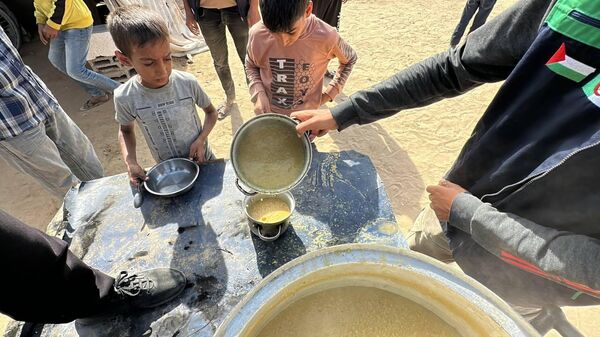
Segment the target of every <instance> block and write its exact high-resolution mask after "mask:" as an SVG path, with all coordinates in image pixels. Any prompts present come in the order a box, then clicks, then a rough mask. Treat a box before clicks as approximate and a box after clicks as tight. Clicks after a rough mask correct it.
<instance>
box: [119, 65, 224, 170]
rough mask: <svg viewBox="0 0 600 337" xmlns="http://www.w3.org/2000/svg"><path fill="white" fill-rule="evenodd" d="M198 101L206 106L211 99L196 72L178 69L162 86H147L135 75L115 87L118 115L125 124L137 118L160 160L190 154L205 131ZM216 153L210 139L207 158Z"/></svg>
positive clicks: (158, 160) (206, 149)
mask: <svg viewBox="0 0 600 337" xmlns="http://www.w3.org/2000/svg"><path fill="white" fill-rule="evenodd" d="M196 105H198V106H199V107H201V108H206V107H208V106H209V105H210V99H209V98H208V96H207V95H206V93H205V92H204V90H202V88H201V87H200V84H198V81H197V80H196V78H195V77H194V76H193V75H191V74H188V73H186V72H182V71H178V70H173V71H172V72H171V76H170V78H169V83H168V84H167V85H165V86H164V87H162V88H158V89H150V88H146V87H144V86H143V85H142V84H141V83H140V79H139V76H134V77H133V78H131V79H130V80H129V81H127V82H126V83H124V84H123V85H121V86H120V87H118V88H117V89H115V111H116V114H115V119H116V120H117V122H119V124H121V125H128V124H131V122H133V121H134V120H135V121H137V123H138V126H139V127H140V129H141V130H142V132H143V133H144V137H145V138H146V143H147V144H148V147H149V148H150V152H151V153H152V157H154V160H156V162H157V163H159V162H161V161H164V160H167V159H170V158H187V157H188V156H189V153H190V146H191V145H192V143H193V142H194V141H195V140H196V139H197V138H198V136H199V135H200V132H202V123H201V122H200V120H199V118H198V114H197V113H196ZM213 157H214V156H213V154H212V151H211V150H210V147H209V146H208V142H206V147H205V159H207V160H208V159H213Z"/></svg>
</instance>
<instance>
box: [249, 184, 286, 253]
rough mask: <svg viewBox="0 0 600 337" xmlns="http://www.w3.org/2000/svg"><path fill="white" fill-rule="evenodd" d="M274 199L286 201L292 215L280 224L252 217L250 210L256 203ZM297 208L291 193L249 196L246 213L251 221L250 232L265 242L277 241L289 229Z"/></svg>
mask: <svg viewBox="0 0 600 337" xmlns="http://www.w3.org/2000/svg"><path fill="white" fill-rule="evenodd" d="M267 198H273V199H279V200H282V201H284V202H285V203H286V204H287V205H288V208H289V210H290V214H289V215H288V216H287V217H286V218H285V219H283V220H281V221H279V222H273V223H268V222H262V221H260V220H259V219H256V218H254V217H252V215H250V213H249V211H248V209H249V208H250V206H251V205H252V204H253V203H254V202H260V201H261V200H262V199H267ZM295 208H296V201H295V200H294V197H293V196H292V194H291V193H290V192H283V193H280V194H255V195H251V196H247V197H246V198H245V199H244V212H245V213H246V216H247V217H248V220H249V221H250V230H251V231H252V233H254V234H256V236H258V237H259V238H260V239H261V240H263V241H267V242H269V241H275V240H277V239H278V238H279V237H280V236H281V234H283V232H285V230H286V229H287V225H288V221H289V219H290V217H291V216H292V213H293V212H294V209H295Z"/></svg>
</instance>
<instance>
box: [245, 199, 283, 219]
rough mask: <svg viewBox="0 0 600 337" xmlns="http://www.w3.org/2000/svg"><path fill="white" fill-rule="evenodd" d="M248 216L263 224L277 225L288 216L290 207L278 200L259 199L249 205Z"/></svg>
mask: <svg viewBox="0 0 600 337" xmlns="http://www.w3.org/2000/svg"><path fill="white" fill-rule="evenodd" d="M248 214H249V215H250V217H252V218H253V219H255V220H258V221H260V222H263V223H277V222H281V221H283V220H285V219H286V218H287V217H288V216H289V215H290V207H289V206H288V204H287V203H286V202H285V201H283V200H281V199H279V198H260V199H257V200H254V201H253V202H252V203H250V205H249V206H248Z"/></svg>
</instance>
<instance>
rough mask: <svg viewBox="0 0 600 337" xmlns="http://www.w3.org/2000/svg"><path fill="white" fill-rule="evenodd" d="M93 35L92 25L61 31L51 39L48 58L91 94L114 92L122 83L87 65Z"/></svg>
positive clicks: (99, 94)
mask: <svg viewBox="0 0 600 337" xmlns="http://www.w3.org/2000/svg"><path fill="white" fill-rule="evenodd" d="M91 37H92V27H88V28H81V29H68V30H64V31H60V32H59V33H58V36H57V37H56V38H54V39H51V40H50V50H49V51H48V59H49V60H50V63H52V65H53V66H54V67H55V68H56V69H58V70H60V71H61V72H62V73H64V74H66V75H68V76H69V77H71V78H72V79H74V80H75V81H77V83H79V84H80V85H81V86H82V87H83V88H84V89H85V91H86V92H87V93H88V94H89V95H90V96H103V95H105V94H106V93H109V94H112V92H113V90H114V89H115V88H116V87H118V86H119V84H120V83H119V82H117V81H114V80H112V79H110V78H108V77H106V76H104V75H102V74H98V73H97V72H94V71H91V70H89V69H88V68H86V66H85V64H86V62H87V60H86V59H87V53H88V50H89V49H90V39H91Z"/></svg>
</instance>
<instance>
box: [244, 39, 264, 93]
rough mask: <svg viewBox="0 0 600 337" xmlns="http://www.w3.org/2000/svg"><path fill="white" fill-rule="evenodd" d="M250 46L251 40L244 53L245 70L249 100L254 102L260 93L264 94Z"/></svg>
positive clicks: (258, 70)
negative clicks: (248, 87)
mask: <svg viewBox="0 0 600 337" xmlns="http://www.w3.org/2000/svg"><path fill="white" fill-rule="evenodd" d="M252 44H253V39H250V41H249V42H248V51H247V52H246V61H245V68H246V75H247V76H248V81H249V82H248V85H249V86H250V99H251V100H252V102H255V101H256V96H257V95H258V94H259V93H261V92H263V93H264V92H265V87H264V85H263V82H262V78H261V77H260V67H259V66H258V65H257V64H256V62H255V61H254V53H253V48H252Z"/></svg>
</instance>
